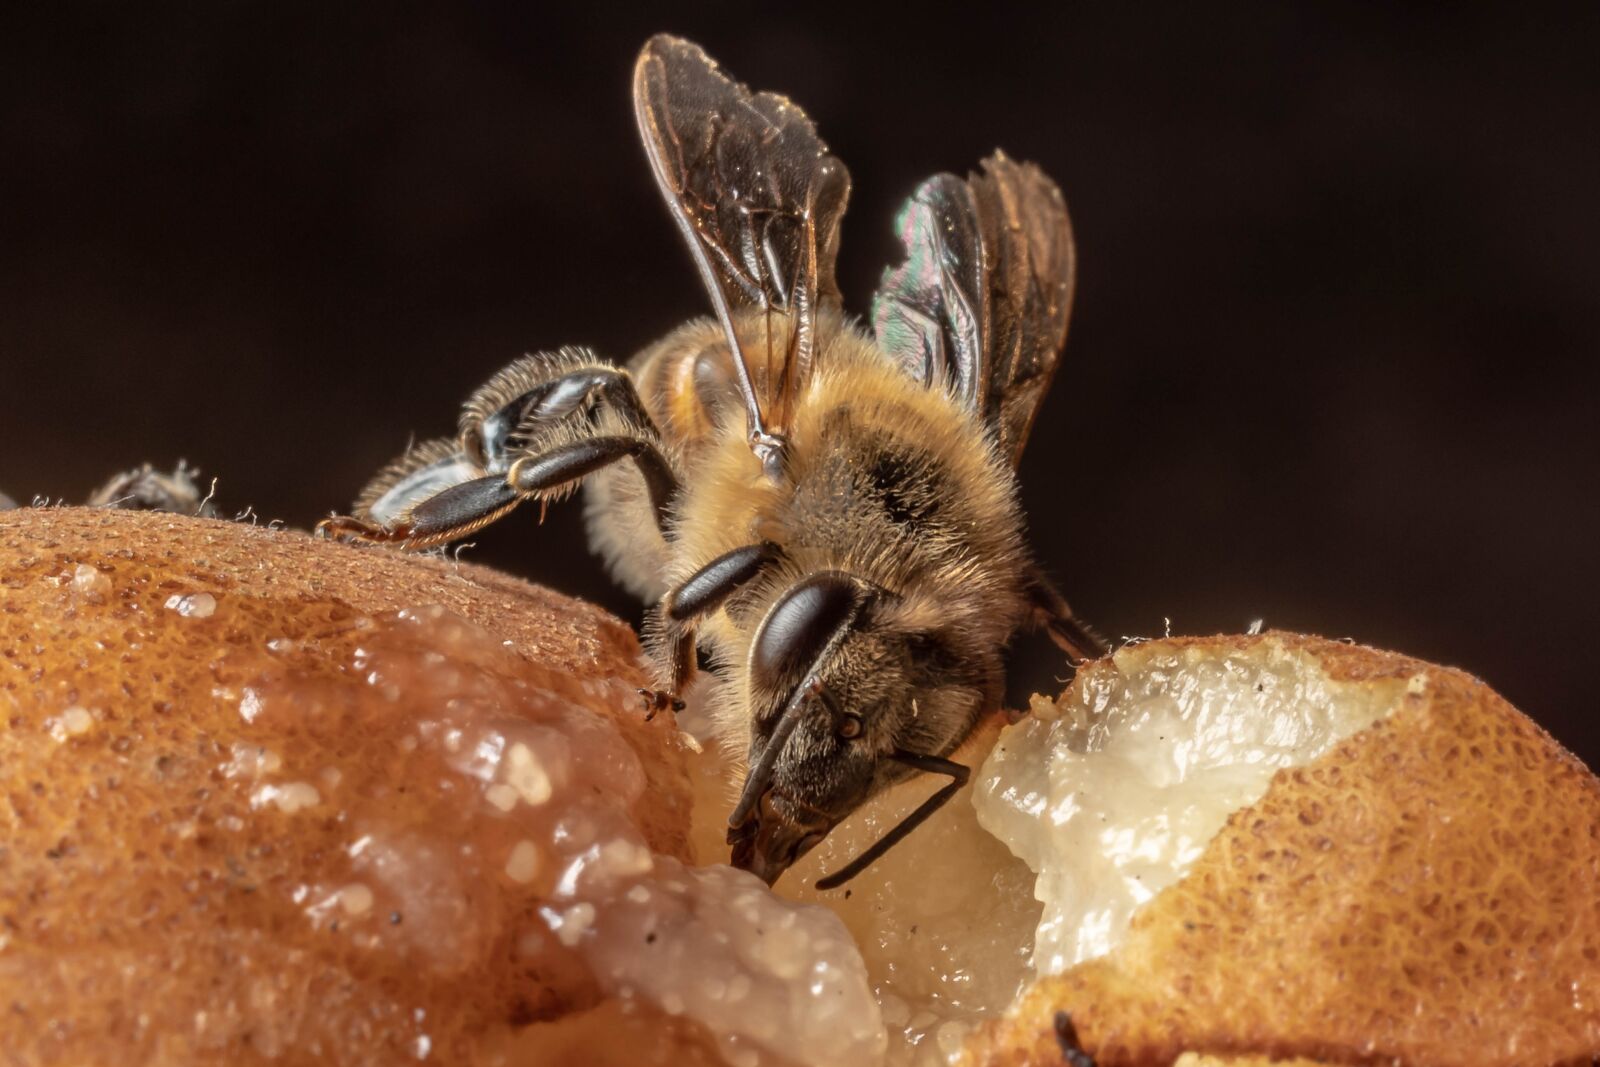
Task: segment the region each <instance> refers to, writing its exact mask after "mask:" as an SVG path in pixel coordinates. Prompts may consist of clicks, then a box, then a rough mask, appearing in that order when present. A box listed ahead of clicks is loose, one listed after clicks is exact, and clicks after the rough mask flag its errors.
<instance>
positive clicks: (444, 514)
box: [317, 474, 523, 548]
mask: <svg viewBox="0 0 1600 1067" xmlns="http://www.w3.org/2000/svg"><path fill="white" fill-rule="evenodd" d="M522 500H523V497H522V495H520V494H519V493H517V491H516V490H514V489H512V488H511V486H510V485H508V484H507V483H506V479H505V478H504V476H502V475H498V474H494V475H489V476H487V477H483V478H474V479H472V480H471V481H468V482H461V483H459V484H457V485H452V486H450V487H448V488H446V489H441V490H439V491H438V492H437V493H435V494H433V495H432V496H430V497H427V498H426V499H424V500H423V501H422V502H421V503H419V504H417V505H416V506H415V507H413V508H411V510H410V512H409V513H408V515H407V517H406V518H405V519H404V520H403V521H400V522H396V523H394V524H393V525H381V524H379V523H376V522H372V521H369V520H367V519H362V518H356V517H353V516H349V515H337V516H334V517H333V518H328V519H323V520H322V521H321V522H319V523H318V524H317V533H318V534H319V535H320V536H324V537H334V538H337V539H339V540H352V541H372V542H376V543H380V544H399V545H400V546H401V547H402V548H428V547H430V546H432V545H442V544H445V543H446V542H448V541H454V540H456V539H457V538H461V537H466V536H467V535H468V534H470V533H472V532H474V531H476V530H481V529H483V528H484V527H485V526H487V525H489V524H490V523H492V522H494V521H495V520H497V519H499V518H501V517H502V516H504V515H506V514H507V513H508V512H510V511H511V509H513V508H515V507H516V506H517V505H518V504H520V503H522Z"/></svg>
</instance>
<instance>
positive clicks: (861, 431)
mask: <svg viewBox="0 0 1600 1067" xmlns="http://www.w3.org/2000/svg"><path fill="white" fill-rule="evenodd" d="M633 99H634V107H635V111H636V115H637V118H638V124H639V130H640V133H641V135H642V137H643V140H644V145H645V149H646V152H647V154H648V156H649V159H650V165H651V167H652V168H653V170H654V173H655V177H656V180H657V183H658V184H659V186H660V189H661V191H662V193H663V194H664V196H665V198H666V202H667V206H668V208H669V210H670V213H671V215H672V218H673V220H674V221H675V222H676V223H677V226H678V229H679V230H680V231H681V232H682V234H683V237H684V239H685V240H686V241H687V243H688V245H689V250H690V252H691V253H692V257H693V260H694V263H695V265H696V267H697V268H698V269H699V272H700V276H701V278H702V280H703V281H704V282H705V285H706V288H707V290H708V292H709V294H710V297H711V303H712V306H713V308H714V310H715V317H714V318H705V319H696V320H694V321H691V322H689V323H687V324H685V325H684V326H682V327H680V328H679V329H677V330H675V331H674V332H672V333H670V334H668V335H667V336H666V337H664V338H662V339H661V340H660V341H658V342H656V343H655V344H653V345H651V346H650V347H648V348H646V349H645V350H644V351H642V352H640V353H639V354H638V356H637V357H635V358H634V360H633V361H632V363H630V364H629V365H628V367H627V368H626V369H623V368H621V367H618V366H615V365H613V364H611V363H607V362H604V361H602V360H600V359H598V358H596V357H595V356H594V355H593V354H591V353H590V352H588V351H585V350H580V349H563V350H561V351H558V352H553V353H545V354H540V355H534V356H527V357H524V358H522V359H519V360H517V361H516V362H514V363H512V364H511V365H510V366H508V367H506V368H505V369H504V370H502V371H500V372H499V373H498V374H496V375H495V376H494V377H493V378H491V379H490V380H489V381H488V382H487V383H486V384H485V385H483V386H482V387H481V388H479V389H478V391H477V392H476V393H475V394H474V395H473V396H472V398H471V399H470V400H468V401H467V403H466V404H465V406H464V409H463V411H462V415H461V420H460V427H459V432H458V434H457V435H456V436H455V437H454V438H449V439H441V440H435V441H429V442H427V443H425V444H422V445H419V446H417V447H415V448H412V449H411V450H409V451H408V452H407V453H406V454H405V455H404V456H402V457H401V458H400V459H399V460H398V461H396V462H395V463H394V464H392V465H391V466H390V467H388V468H387V469H386V470H384V471H383V472H382V473H380V474H379V475H378V476H377V477H376V478H375V479H374V480H373V481H372V482H371V483H370V484H369V485H368V486H367V487H366V489H365V490H364V491H363V492H362V493H361V495H360V497H359V498H358V500H357V502H356V505H355V509H354V511H355V514H354V515H352V516H348V517H340V516H335V517H333V518H330V519H328V520H326V521H325V522H324V523H323V524H322V525H321V526H320V527H319V529H320V530H321V532H322V533H324V534H325V535H331V536H336V537H341V538H345V539H354V540H365V541H377V542H387V543H391V544H398V545H400V546H402V547H407V548H419V547H425V546H430V545H437V544H441V543H444V542H447V541H450V540H454V539H456V538H459V537H462V536H465V535H467V534H469V533H471V532H472V531H474V530H477V529H480V528H481V527H483V526H485V525H487V524H489V523H491V522H494V521H495V520H497V519H499V518H500V517H501V516H503V515H505V514H506V513H507V512H509V511H511V510H512V509H513V508H515V507H517V506H518V505H519V504H521V503H523V502H525V501H529V500H537V501H540V502H541V505H543V504H547V503H549V502H551V501H554V500H558V499H561V498H564V497H566V496H568V495H570V494H571V493H573V492H574V491H576V489H577V487H578V485H579V484H580V482H585V481H586V482H587V487H588V493H587V498H588V508H587V517H588V522H589V526H590V531H591V541H592V544H593V545H594V547H595V548H596V549H597V551H598V552H599V553H600V554H601V555H603V556H604V557H605V559H606V560H607V561H608V563H609V565H610V567H611V569H612V571H613V572H614V574H615V575H616V577H617V578H618V580H619V581H620V582H621V583H622V584H623V585H625V586H626V587H627V588H629V589H631V590H632V591H634V592H635V593H637V594H639V595H640V596H641V597H643V598H645V600H646V601H647V602H648V603H652V604H653V605H654V607H653V609H652V612H651V614H650V617H649V619H648V620H647V623H646V627H645V630H646V635H645V636H646V643H647V645H648V647H649V648H650V650H651V651H652V653H653V656H654V659H655V662H657V663H658V664H659V665H660V671H661V679H660V684H661V685H662V689H661V690H659V691H655V690H652V691H648V692H647V693H646V699H647V702H648V703H649V704H650V705H651V707H652V708H653V709H655V710H659V709H660V708H663V707H665V706H667V705H668V704H672V703H676V695H677V694H678V693H680V692H682V691H683V688H684V686H685V685H686V684H687V683H688V682H689V681H690V679H691V678H692V677H693V676H694V674H695V671H696V656H697V651H698V652H703V653H705V654H706V655H707V656H708V659H709V662H710V664H711V671H712V673H713V674H714V675H715V676H716V683H715V685H714V687H713V691H712V694H711V696H710V697H709V700H710V702H711V709H712V712H713V719H714V721H715V724H716V731H717V734H718V737H719V740H720V741H721V742H722V744H723V745H724V747H725V748H727V749H728V750H730V752H731V753H732V754H733V755H734V756H735V758H738V759H742V760H743V761H744V765H745V768H746V773H745V778H744V785H743V788H742V790H741V792H740V795H739V798H738V801H737V803H736V804H735V806H734V809H733V812H732V815H731V816H730V818H729V830H728V841H729V844H730V845H731V846H732V862H733V863H734V865H736V866H738V867H742V868H744V869H746V870H749V871H753V872H754V873H755V874H757V875H759V876H760V877H762V878H764V879H765V880H766V881H767V882H768V883H769V884H770V883H772V882H774V881H775V880H776V879H777V878H778V877H779V875H781V874H782V873H783V872H784V871H785V870H786V869H787V868H788V867H789V866H791V865H792V864H793V863H794V862H795V860H796V859H798V858H799V857H800V856H801V855H803V854H804V853H805V852H806V851H807V850H809V849H811V848H812V847H814V846H815V845H816V844H817V843H818V842H820V841H821V840H822V839H823V837H824V836H825V835H826V834H827V833H828V832H829V831H830V830H832V828H833V827H834V826H836V825H838V824H839V823H840V822H841V821H842V820H844V819H846V818H847V817H849V815H850V814H851V813H852V812H854V811H855V810H856V809H857V808H858V807H860V806H861V804H862V803H864V802H865V801H866V800H867V799H868V798H870V797H872V796H874V795H875V794H877V793H880V792H881V791H883V790H884V789H887V788H888V787H890V786H891V785H894V784H896V783H898V782H901V781H903V780H905V779H907V778H909V777H911V776H913V775H916V774H918V773H920V772H931V773H934V774H939V775H945V776H948V777H949V778H950V781H949V782H948V783H947V784H946V785H945V786H943V787H942V788H941V789H939V790H938V791H937V792H936V793H935V794H933V795H932V796H931V797H930V798H929V799H928V800H927V801H926V802H925V803H924V804H923V805H922V806H921V807H920V808H919V809H917V810H916V811H915V812H914V813H913V814H912V815H910V816H909V817H908V818H907V819H906V820H904V821H903V822H902V823H901V824H900V825H899V826H897V827H896V828H895V829H894V830H892V831H891V832H890V833H888V834H887V835H885V837H884V838H882V839H881V840H879V841H878V842H877V843H875V844H874V845H873V846H872V847H871V848H869V849H868V850H866V851H865V852H864V853H863V854H862V855H861V856H859V857H857V858H856V859H855V860H854V861H853V862H851V863H850V864H849V865H848V866H847V867H845V868H844V869H843V870H840V871H838V872H836V873H834V874H833V875H831V876H829V877H827V878H824V879H821V880H819V881H818V883H817V884H818V886H819V887H822V888H825V889H826V888H832V887H834V886H836V885H839V884H841V883H842V882H844V881H845V880H847V879H848V878H850V877H853V876H854V875H855V874H857V873H859V872H860V871H861V870H862V869H864V868H865V867H866V866H867V865H869V864H870V863H872V862H873V861H874V860H875V859H876V858H877V857H878V856H880V855H882V854H883V853H884V852H885V851H886V850H887V849H888V848H890V847H891V846H892V845H894V844H895V843H896V842H897V841H899V840H900V839H901V838H903V837H904V836H905V835H906V834H907V833H909V832H910V831H911V830H912V829H914V828H915V827H916V826H917V825H918V824H919V823H921V822H922V821H923V820H924V819H926V818H927V817H928V816H929V815H931V814H932V813H933V812H934V811H935V810H937V809H938V808H939V807H940V806H941V805H942V804H944V803H945V802H946V801H947V800H949V798H950V797H951V796H953V795H954V794H955V792H956V791H957V790H958V789H959V788H960V786H961V785H962V783H964V782H965V781H966V779H967V776H968V768H966V767H964V766H962V765H961V764H959V763H956V762H954V761H953V760H951V759H950V758H949V757H950V756H951V754H952V753H953V752H954V751H955V750H956V749H957V748H958V747H959V746H960V745H961V743H962V742H963V741H964V740H965V739H966V738H967V737H968V736H969V735H970V734H971V732H972V731H973V729H974V727H975V725H976V724H977V723H978V721H979V720H980V718H981V717H982V716H983V715H984V714H985V713H986V712H989V711H992V710H995V709H997V708H998V707H999V706H1000V702H1001V699H1002V693H1003V687H1002V686H1003V664H1002V652H1003V650H1004V648H1005V646H1006V645H1007V644H1008V642H1009V641H1010V640H1011V638H1012V637H1013V636H1014V635H1015V634H1016V633H1017V632H1018V631H1019V630H1021V629H1022V628H1023V627H1025V626H1029V625H1033V626H1038V627H1043V628H1044V629H1046V630H1047V632H1048V633H1049V634H1050V635H1051V636H1052V637H1053V638H1054V639H1055V640H1056V643H1057V644H1059V645H1060V646H1061V647H1062V648H1064V649H1065V650H1067V652H1068V653H1070V654H1071V655H1072V656H1075V657H1079V658H1089V657H1094V656H1098V655H1100V654H1102V653H1103V652H1104V650H1105V649H1104V646H1103V645H1102V643H1101V642H1100V640H1099V639H1098V638H1097V637H1096V636H1095V635H1094V633H1093V632H1092V631H1091V630H1090V629H1089V628H1088V627H1086V626H1084V625H1083V624H1081V623H1080V622H1079V621H1078V620H1077V619H1075V618H1074V616H1073V614H1072V612H1071V610H1070V609H1069V608H1068V606H1067V603H1066V601H1065V600H1063V599H1062V598H1061V596H1060V595H1059V594H1058V593H1057V592H1056V591H1055V590H1054V588H1053V587H1052V586H1051V585H1050V584H1049V583H1048V582H1047V581H1046V580H1045V579H1044V577H1043V576H1042V575H1041V574H1040V572H1039V570H1038V569H1037V567H1036V566H1035V564H1034V562H1033V560H1032V557H1031V556H1030V554H1029V551H1028V548H1027V545H1026V542H1025V539H1024V529H1023V527H1024V521H1023V515H1022V512H1021V509H1020V506H1019V504H1018V499H1017V481H1016V474H1015V468H1016V463H1017V460H1018V458H1019V456H1020V455H1021V453H1022V448H1023V444H1024V442H1025V441H1026V440H1027V437H1028V431H1029V428H1030V426H1031V425H1032V423H1033V420H1034V417H1035V415H1036V414H1037V412H1038V408H1039V405H1040V402H1041V401H1042V400H1043V398H1044V395H1045V392H1046V390H1047V388H1048V386H1049V383H1050V379H1051V377H1052V375H1053V374H1054V372H1055V369H1056V364H1057V362H1058V359H1059V355H1060V351H1061V346H1062V344H1063V342H1064V340H1065V336H1066V330H1067V316H1068V311H1069V308H1070V305H1071V300H1072V288H1073V265H1074V253H1073V244H1072V232H1071V227H1070V225H1069V222H1068V219H1067V211H1066V207H1065V204H1064V203H1063V201H1062V198H1061V194H1060V192H1059V191H1058V190H1057V189H1056V187H1055V185H1054V183H1052V182H1051V181H1050V179H1049V178H1047V177H1046V176H1045V175H1044V174H1043V173H1042V172H1041V171H1040V170H1039V169H1038V168H1037V167H1035V166H1033V165H1031V164H1026V163H1017V162H1014V161H1013V160H1011V159H1009V158H1007V157H1006V156H1005V155H1004V154H1003V153H999V152H997V153H996V154H995V155H993V156H992V157H990V158H989V159H988V160H986V161H985V162H984V164H983V169H982V170H981V171H979V172H977V173H974V174H973V175H971V176H969V177H968V178H966V179H961V178H958V177H955V176H953V175H950V174H941V175H938V176H937V177H933V178H930V179H928V180H927V181H925V182H924V183H923V184H922V185H921V186H920V187H919V188H918V189H917V190H916V192H915V194H914V195H913V196H912V198H911V199H910V201H909V202H908V203H907V204H906V205H905V207H904V208H903V210H902V212H901V214H900V216H899V218H898V222H897V226H898V229H899V233H900V236H901V239H902V241H903V243H904V245H905V261H904V263H902V264H901V265H899V266H898V267H894V268H892V269H890V270H888V271H886V272H885V275H884V279H883V283H882V287H881V288H880V290H879V291H878V293H877V296H876V297H875V299H874V301H873V306H872V315H871V320H872V321H871V330H870V331H868V330H867V329H866V328H864V326H863V325H861V324H859V323H857V322H856V321H854V320H852V319H850V318H847V317H846V316H845V314H844V313H843V311H842V310H841V306H840V305H841V299H840V294H839V289H838V286H837V285H836V284H835V280H834V260H835V253H836V250H837V246H838V239H839V222H840V218H841V216H842V215H843V213H844V209H845V201H846V199H847V197H848V194H849V189H850V179H849V175H848V173H847V172H846V170H845V168H844V166H843V165H842V164H841V163H840V162H839V161H838V160H837V159H836V158H834V157H833V156H832V155H830V154H829V153H828V149H827V147H826V145H825V144H824V143H823V142H822V140H821V139H820V138H819V137H818V136H817V133H816V130H815V129H814V128H813V126H812V123H811V121H810V120H809V119H808V118H807V117H806V115H805V114H804V113H803V112H802V111H801V110H800V109H799V108H798V107H796V106H795V105H794V104H792V103H790V102H789V101H788V100H787V99H785V98H784V97H782V96H778V95H775V94H773V93H769V92H760V93H756V92H752V91H750V90H749V89H747V88H745V87H744V86H743V85H741V84H739V83H737V82H735V81H733V80H731V79H729V78H728V77H726V76H725V75H724V74H723V73H722V72H721V71H720V70H719V69H718V67H717V65H716V64H715V63H714V62H713V61H712V60H711V59H710V58H709V57H707V55H706V54H705V53H704V52H703V51H702V50H701V49H700V48H699V47H698V46H696V45H694V44H692V43H690V42H688V41H684V40H680V39H677V38H673V37H668V36H658V37H655V38H653V39H651V40H650V41H649V42H648V43H647V44H646V45H645V47H644V50H643V52H642V53H641V55H640V57H639V60H638V63H637V66H636V68H635V71H634V82H633ZM624 461H625V462H624Z"/></svg>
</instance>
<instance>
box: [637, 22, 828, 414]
mask: <svg viewBox="0 0 1600 1067" xmlns="http://www.w3.org/2000/svg"><path fill="white" fill-rule="evenodd" d="M633 103H634V111H635V114H636V115H637V117H638V120H639V132H640V134H641V136H642V137H643V138H644V144H645V150H646V152H647V153H648V154H649V156H650V165H651V167H652V168H653V169H654V171H655V176H656V182H657V184H658V185H660V187H661V192H662V194H663V195H664V196H665V197H666V199H667V206H668V207H669V208H670V209H671V211H672V216H673V218H674V219H676V220H677V223H678V228H679V229H680V230H681V231H682V232H683V236H684V238H685V239H686V240H687V241H688V242H689V249H690V251H691V252H692V253H693V254H694V259H695V264H696V265H697V266H698V267H699V268H700V275H701V278H702V279H703V280H704V281H705V284H706V288H707V289H709V290H710V293H711V301H712V303H713V304H714V305H715V306H716V311H717V316H718V318H720V319H721V320H722V323H723V326H724V327H725V328H726V330H727V333H728V341H729V344H730V345H731V346H732V348H733V352H734V355H735V357H736V359H735V364H736V366H737V368H738V371H739V379H740V380H739V385H740V391H741V392H742V393H743V396H744V402H745V407H746V410H747V412H748V414H749V417H750V426H751V429H752V431H756V432H761V431H765V432H770V433H781V432H782V430H783V428H784V426H785V423H786V421H787V419H788V417H789V407H790V403H789V401H790V398H792V397H793V396H794V395H795V393H796V391H797V390H798V389H799V387H800V385H801V384H802V383H803V382H804V381H805V380H806V378H807V376H808V375H809V374H810V373H811V369H812V361H813V359H814V357H815V352H816V318H817V308H818V305H819V304H820V303H822V302H830V303H833V304H835V305H837V304H838V302H839V289H838V285H837V283H836V282H835V281H834V274H833V267H834V257H835V253H836V251H837V248H838V241H839V219H840V217H841V216H842V215H843V214H844V208H845V201H846V199H847V198H848V197H849V193H850V175H849V172H847V171H846V170H845V168H844V165H843V164H841V163H840V162H839V161H838V160H837V159H835V158H834V157H833V156H831V155H829V154H828V147H827V145H825V144H823V142H822V140H821V139H820V138H819V137H818V136H817V131H816V129H815V128H814V127H813V126H812V125H811V120H810V119H808V118H807V117H806V115H805V112H803V111H801V110H800V109H799V108H798V107H796V106H795V105H794V104H792V103H790V102H789V101H788V100H787V99H785V98H784V97H781V96H778V95H776V94H774V93H752V92H751V91H750V90H749V89H747V88H745V87H744V86H743V85H740V84H739V83H738V82H735V81H732V80H730V79H729V78H728V77H726V76H725V75H724V74H722V72H721V71H719V70H718V69H717V65H716V63H715V62H713V61H712V59H711V58H710V57H709V56H707V55H706V54H705V52H703V51H701V49H700V48H699V46H697V45H694V44H691V43H690V42H688V41H684V40H680V39H679V38H676V37H669V36H665V35H662V36H657V37H653V38H651V40H650V41H649V43H647V44H646V45H645V47H644V51H643V52H642V53H640V56H639V62H638V65H637V66H636V67H635V69H634V76H633ZM743 308H759V309H763V310H767V311H775V312H783V313H785V314H784V315H782V316H775V317H774V318H773V319H772V320H770V321H771V322H772V323H774V324H777V323H780V322H781V323H782V328H781V329H777V330H774V329H773V328H772V327H771V326H769V328H768V330H767V340H766V343H765V345H764V346H762V347H763V349H764V350H762V351H745V350H743V349H742V348H741V345H740V343H739V339H738V337H737V336H736V333H735V330H734V327H733V316H734V315H735V314H736V313H737V312H738V311H739V310H740V309H743Z"/></svg>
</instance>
